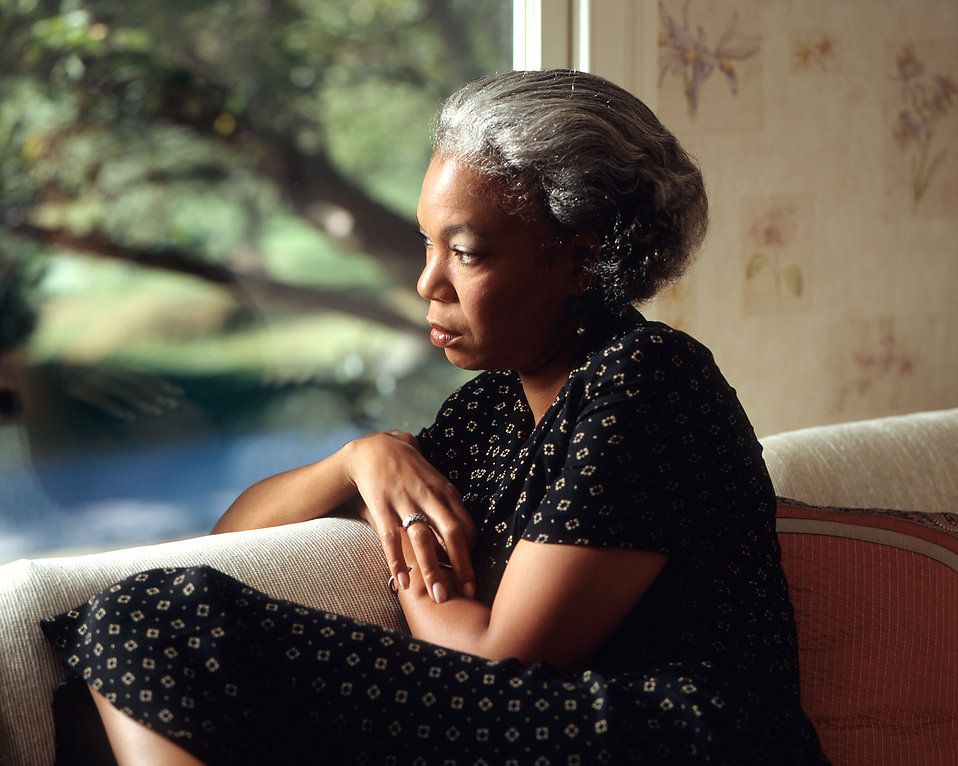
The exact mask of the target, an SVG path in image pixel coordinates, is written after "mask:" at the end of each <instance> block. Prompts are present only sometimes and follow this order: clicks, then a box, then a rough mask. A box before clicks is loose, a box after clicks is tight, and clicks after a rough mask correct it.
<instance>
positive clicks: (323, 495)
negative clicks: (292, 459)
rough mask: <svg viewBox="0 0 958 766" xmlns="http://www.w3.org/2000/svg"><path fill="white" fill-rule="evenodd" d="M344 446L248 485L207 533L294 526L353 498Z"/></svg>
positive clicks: (326, 512)
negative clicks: (315, 460)
mask: <svg viewBox="0 0 958 766" xmlns="http://www.w3.org/2000/svg"><path fill="white" fill-rule="evenodd" d="M348 446H349V445H348V444H347V445H346V447H343V448H342V449H340V450H338V451H337V452H334V453H333V454H332V455H330V456H329V457H327V458H325V459H323V460H320V461H319V462H317V463H310V464H309V465H304V466H301V467H300V468H293V469H292V470H290V471H284V472H283V473H278V474H276V475H275V476H270V477H269V478H266V479H263V480H262V481H259V482H257V483H256V484H254V485H252V486H251V487H249V488H248V489H246V490H245V491H244V492H243V493H242V494H241V495H240V496H239V497H238V498H236V500H234V501H233V504H232V505H231V506H230V507H229V508H227V510H226V513H224V514H223V515H222V516H221V517H220V519H219V521H217V522H216V525H215V526H214V527H213V529H212V532H211V534H214V535H215V534H218V533H220V532H238V531H240V530H243V529H262V528H263V527H276V526H280V525H281V524H295V523H296V522H300V521H308V520H309V519H316V518H319V517H321V516H325V515H326V514H328V513H332V511H333V510H335V509H336V508H338V507H339V506H341V505H342V504H343V503H345V502H346V501H347V500H349V499H350V498H352V497H354V496H355V495H356V486H355V485H354V484H353V483H352V481H351V480H350V478H349V474H348V472H347V470H346V468H347V466H346V459H347V454H346V452H347V447H348Z"/></svg>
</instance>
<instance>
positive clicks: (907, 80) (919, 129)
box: [892, 45, 958, 205]
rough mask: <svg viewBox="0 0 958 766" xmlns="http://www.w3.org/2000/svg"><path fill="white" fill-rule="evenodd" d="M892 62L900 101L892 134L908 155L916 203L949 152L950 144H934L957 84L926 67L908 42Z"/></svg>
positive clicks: (955, 92)
mask: <svg viewBox="0 0 958 766" xmlns="http://www.w3.org/2000/svg"><path fill="white" fill-rule="evenodd" d="M895 64H896V67H895V75H894V78H895V79H896V80H897V81H898V83H899V85H900V88H901V91H900V92H901V102H900V107H899V111H898V120H897V121H896V123H895V126H894V128H893V129H892V135H893V136H894V139H895V143H896V144H897V145H898V148H899V149H901V151H902V152H904V153H905V154H906V155H907V156H908V159H909V163H910V170H911V192H912V201H913V202H914V204H915V205H917V204H918V203H919V202H920V201H921V198H922V196H923V195H924V194H925V192H926V191H927V190H928V185H929V184H930V183H931V181H932V179H933V178H934V176H935V173H936V172H937V170H938V168H939V167H941V163H942V160H944V158H945V155H946V154H947V153H948V149H949V145H948V144H945V145H944V146H941V143H942V142H941V141H938V142H937V144H936V141H935V133H936V131H937V129H938V127H939V125H940V124H941V122H942V120H943V119H944V117H945V116H946V115H947V114H948V113H949V112H950V111H951V110H952V108H953V107H954V104H955V100H956V96H958V86H956V85H955V82H954V80H952V79H951V78H950V77H946V76H944V75H942V74H939V73H937V72H931V71H929V70H928V68H927V67H926V66H925V64H924V63H923V62H922V61H921V60H920V59H919V58H918V56H916V55H915V51H914V48H913V47H912V46H910V45H908V46H905V48H903V49H902V52H901V53H900V54H899V56H898V59H897V61H896V62H895ZM937 146H940V148H938V149H937V151H936V150H935V148H937Z"/></svg>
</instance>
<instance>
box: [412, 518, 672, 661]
mask: <svg viewBox="0 0 958 766" xmlns="http://www.w3.org/2000/svg"><path fill="white" fill-rule="evenodd" d="M404 537H405V536H404ZM408 544H409V543H408V538H407V539H406V541H405V542H404V545H408ZM667 560H668V558H667V557H666V556H664V555H663V554H660V553H652V552H649V551H633V550H626V549H620V548H591V547H584V546H578V545H552V544H545V543H534V542H531V541H528V540H521V541H519V543H518V544H517V545H516V547H515V550H514V552H513V554H512V557H511V558H510V559H509V564H508V565H507V566H506V570H505V573H504V574H503V577H502V582H501V584H500V586H499V590H498V591H497V593H496V597H495V601H494V602H493V604H492V608H491V609H489V608H488V607H486V606H485V605H484V604H481V603H480V602H479V601H476V600H475V599H471V598H466V597H465V596H461V595H459V594H458V593H455V592H451V593H450V595H449V598H448V600H446V601H445V602H443V603H441V604H437V603H436V602H435V601H434V600H432V599H431V598H430V597H429V595H428V593H427V591H426V586H425V584H424V583H423V581H422V578H421V577H419V576H418V572H416V571H415V570H413V571H412V572H411V573H410V576H411V581H412V583H411V585H410V588H409V589H408V590H406V591H402V592H400V594H399V599H400V603H401V605H402V608H403V612H404V614H405V616H406V622H407V623H408V624H409V628H410V630H411V631H412V634H413V635H414V636H416V637H417V638H421V639H423V640H425V641H430V642H432V643H436V644H439V645H441V646H447V647H449V648H452V649H456V650H458V651H462V652H468V653H470V654H475V655H478V656H480V657H485V658H488V659H505V658H508V657H516V658H518V659H519V661H520V662H522V663H523V664H525V665H530V664H533V663H535V662H540V661H544V662H549V663H551V664H553V665H556V666H557V667H564V668H570V669H572V668H581V667H583V666H584V665H585V664H586V663H587V662H588V660H589V658H590V657H591V656H592V655H593V654H594V653H595V651H596V650H598V648H599V647H600V646H601V645H602V643H603V642H604V641H605V640H606V638H608V636H609V634H610V633H611V632H612V631H613V630H614V629H615V628H616V626H618V625H619V624H620V623H621V622H622V620H623V619H625V617H626V615H627V614H628V613H629V611H630V610H631V609H632V607H633V606H634V605H635V604H636V603H637V602H638V601H639V599H640V598H642V596H643V595H644V594H645V592H646V590H648V588H649V586H650V585H651V584H652V581H653V580H654V579H655V578H656V577H657V576H658V574H659V572H661V571H662V568H663V567H664V566H665V564H666V562H667ZM450 589H451V584H450Z"/></svg>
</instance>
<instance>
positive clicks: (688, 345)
mask: <svg viewBox="0 0 958 766" xmlns="http://www.w3.org/2000/svg"><path fill="white" fill-rule="evenodd" d="M577 372H579V373H580V374H581V375H582V378H583V380H584V381H585V394H586V397H587V398H592V397H593V396H595V395H601V394H603V393H608V392H610V391H615V392H621V393H622V394H624V395H627V396H637V395H639V394H641V393H642V392H646V393H649V392H651V391H662V390H663V389H669V388H673V389H681V388H687V387H691V388H692V389H693V390H698V389H699V388H701V387H703V386H709V385H715V384H716V383H719V384H722V385H727V384H726V383H725V380H724V378H723V377H722V375H721V372H720V371H719V370H718V367H717V365H716V363H715V359H714V357H713V355H712V352H711V351H710V350H709V349H708V347H706V346H705V345H704V344H703V343H701V342H700V341H698V340H696V339H695V338H693V337H692V336H691V335H689V334H688V333H686V332H684V331H683V330H679V329H676V328H674V327H671V326H669V325H667V324H665V323H663V322H656V321H650V320H646V319H644V318H641V317H640V319H639V321H638V322H637V323H636V324H635V325H634V326H633V327H631V328H629V329H627V330H626V331H625V332H622V333H620V334H618V335H616V336H615V337H613V338H612V339H611V340H608V341H607V342H606V343H605V344H604V345H602V346H601V347H600V348H598V349H597V350H595V351H593V352H592V353H591V354H590V355H589V357H588V359H587V360H586V361H585V363H584V364H583V365H582V366H581V367H580V368H579V369H578V370H577Z"/></svg>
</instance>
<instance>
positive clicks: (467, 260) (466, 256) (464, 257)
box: [452, 249, 479, 266]
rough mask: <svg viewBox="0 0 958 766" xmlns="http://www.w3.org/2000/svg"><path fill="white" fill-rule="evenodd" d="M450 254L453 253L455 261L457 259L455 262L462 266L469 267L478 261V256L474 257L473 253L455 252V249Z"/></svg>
mask: <svg viewBox="0 0 958 766" xmlns="http://www.w3.org/2000/svg"><path fill="white" fill-rule="evenodd" d="M452 252H454V253H455V254H456V259H457V260H458V261H459V263H461V264H462V265H463V266H470V265H471V264H473V263H475V262H476V261H477V260H479V256H478V255H476V254H475V253H469V252H466V251H465V250H455V249H454V250H453V251H452Z"/></svg>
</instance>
